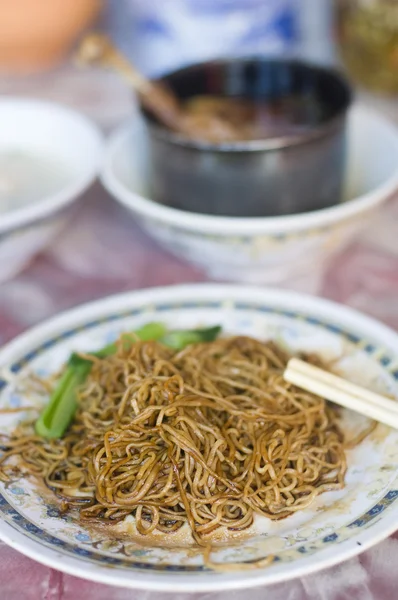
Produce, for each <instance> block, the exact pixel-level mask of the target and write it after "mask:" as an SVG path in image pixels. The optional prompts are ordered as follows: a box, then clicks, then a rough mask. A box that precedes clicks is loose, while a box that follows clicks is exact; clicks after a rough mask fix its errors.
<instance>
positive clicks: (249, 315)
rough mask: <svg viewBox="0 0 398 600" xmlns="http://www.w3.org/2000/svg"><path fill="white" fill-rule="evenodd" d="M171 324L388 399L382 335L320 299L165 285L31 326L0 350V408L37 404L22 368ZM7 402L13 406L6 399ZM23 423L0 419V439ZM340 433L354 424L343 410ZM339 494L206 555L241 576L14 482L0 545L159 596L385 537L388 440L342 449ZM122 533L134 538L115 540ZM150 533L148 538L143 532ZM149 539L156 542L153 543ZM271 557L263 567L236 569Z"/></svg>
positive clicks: (281, 569)
mask: <svg viewBox="0 0 398 600" xmlns="http://www.w3.org/2000/svg"><path fill="white" fill-rule="evenodd" d="M152 320H157V321H163V322H165V323H167V324H169V325H171V326H173V327H186V326H189V327H192V326H201V325H209V324H215V323H220V324H221V325H222V326H223V328H224V330H225V332H227V333H231V334H234V333H243V334H248V335H253V336H256V337H258V338H260V339H269V338H272V339H274V340H276V341H277V342H279V343H281V344H284V345H285V346H286V347H288V348H289V349H290V350H291V351H292V352H296V351H299V350H307V351H316V352H318V353H319V354H320V355H322V356H323V357H324V358H327V359H334V360H335V364H336V368H337V369H338V370H339V372H341V373H342V374H343V375H345V376H346V377H347V378H350V379H351V380H353V381H356V382H359V383H361V384H363V385H366V386H368V387H369V388H372V389H375V390H378V391H379V392H382V393H387V394H390V395H392V396H395V397H398V337H397V335H396V334H394V333H393V332H392V331H390V330H389V329H387V328H386V327H384V326H382V325H380V324H378V323H376V322H374V321H372V320H370V319H368V318H366V317H364V316H361V315H360V314H358V313H356V312H354V311H352V310H350V309H347V308H343V307H341V306H338V305H335V304H332V303H330V302H327V301H324V300H320V299H316V298H310V297H306V296H301V295H297V294H293V293H287V292H277V291H270V290H268V291H267V290H264V289H263V290H261V289H256V288H250V287H246V288H245V287H232V286H216V285H193V286H181V287H179V286H176V287H172V288H158V289H152V290H145V291H142V292H134V293H129V294H125V295H121V296H115V297H111V298H108V299H105V300H102V301H99V302H96V303H93V304H90V305H86V306H83V307H80V308H77V309H75V310H72V311H70V312H68V313H65V314H63V315H61V316H59V317H57V318H55V319H53V320H51V321H49V322H47V323H44V324H42V325H40V326H39V327H36V328H34V329H32V330H31V331H30V332H28V333H26V334H24V335H22V336H20V337H19V338H17V339H16V340H15V341H13V342H12V343H11V344H9V345H8V346H6V347H5V348H3V350H2V351H1V353H0V365H1V367H2V368H1V371H0V377H1V380H0V388H1V389H0V406H1V407H8V406H15V403H16V402H17V403H19V402H20V403H22V404H29V405H32V403H37V406H38V407H39V406H41V405H42V404H43V403H44V402H45V401H46V398H44V397H43V396H40V395H37V396H36V395H35V394H34V393H33V392H32V389H31V387H30V391H29V392H28V391H27V389H28V388H27V378H28V377H29V373H31V372H40V373H41V375H43V373H48V374H50V373H53V372H55V371H57V369H59V367H60V366H61V365H62V363H63V361H65V359H66V358H67V357H68V355H69V353H70V352H71V351H72V350H76V349H81V350H88V349H95V348H96V347H100V346H101V345H103V344H104V343H105V342H107V341H109V339H110V338H114V337H116V336H117V335H118V334H119V333H120V332H122V331H128V330H131V329H134V328H136V327H137V326H139V325H140V324H143V323H145V322H148V321H152ZM18 398H19V400H17V399H18ZM23 417H24V415H22V416H21V415H16V414H13V415H12V414H11V415H10V414H8V415H1V417H0V421H1V428H2V431H8V430H10V429H11V428H12V427H13V426H14V424H15V423H16V421H17V420H18V419H20V418H23ZM342 418H343V426H344V428H345V430H346V432H347V435H350V434H351V433H352V434H354V432H356V431H358V429H359V428H361V427H364V426H365V424H366V421H365V420H364V418H362V417H359V416H357V415H355V414H354V413H351V412H349V411H343V416H342ZM347 459H348V472H347V477H346V487H345V489H343V490H341V491H338V492H329V493H325V494H323V495H321V496H320V497H318V498H317V499H316V501H314V503H313V504H312V505H311V506H310V507H309V508H308V509H306V510H303V511H301V512H298V513H297V514H295V515H293V516H291V517H289V518H287V519H284V520H282V521H269V520H267V519H257V520H256V521H255V524H254V526H253V527H252V528H251V529H250V530H249V531H248V532H245V533H244V534H241V535H238V536H237V537H234V539H232V540H230V541H229V542H228V543H224V544H221V545H219V546H217V547H215V549H214V552H213V556H212V558H213V560H214V561H217V562H219V563H221V564H222V563H229V562H236V561H239V562H243V563H246V565H245V566H246V568H245V569H242V570H240V571H239V570H238V571H232V572H225V573H222V572H219V571H216V572H215V571H212V570H210V569H207V568H206V567H205V566H204V565H203V559H202V554H201V551H200V550H199V549H197V548H195V547H193V546H192V545H191V544H192V542H191V541H189V539H188V538H187V537H186V536H184V535H183V534H181V536H180V534H179V533H177V534H175V537H173V539H172V538H171V537H170V538H169V537H168V538H167V541H166V542H165V540H164V538H162V537H161V536H160V535H159V537H158V540H156V539H155V541H152V545H151V544H148V543H147V542H146V540H145V538H142V541H140V539H137V537H136V535H135V534H136V532H135V529H134V521H133V519H132V518H128V519H127V520H126V521H125V522H124V523H122V524H119V525H115V527H114V531H113V535H112V537H109V536H107V534H106V531H104V530H102V531H95V530H92V529H90V528H86V527H85V526H84V525H82V524H81V523H79V522H78V521H75V520H74V519H73V518H71V517H70V516H65V515H62V514H60V512H59V509H58V507H57V503H56V501H55V500H54V499H53V498H52V496H51V493H49V494H48V495H44V494H43V493H42V491H40V490H39V489H38V488H37V486H36V484H35V482H34V481H31V480H28V479H19V480H16V481H12V482H11V483H9V484H7V485H4V484H1V485H0V515H1V522H0V538H1V539H3V540H4V541H5V542H7V543H8V544H10V545H11V546H13V547H14V548H16V549H17V550H19V551H21V552H23V553H24V554H26V555H28V556H30V557H32V558H34V559H36V560H38V561H40V562H43V563H45V564H48V565H50V566H52V567H54V568H57V569H59V570H62V571H65V572H67V573H72V574H74V575H77V576H80V577H85V578H88V579H92V580H94V581H101V582H106V583H110V584H115V585H121V586H128V587H140V588H146V589H154V590H161V591H170V592H175V593H176V592H178V591H192V592H193V591H195V592H202V591H213V590H223V589H236V588H238V587H248V586H255V585H260V584H267V583H273V582H276V581H281V580H286V579H289V578H291V577H294V576H298V575H305V574H308V573H310V572H312V571H315V570H318V569H321V568H324V567H327V566H329V565H332V564H335V563H337V562H340V561H342V560H344V559H347V558H349V557H350V556H353V555H355V554H358V553H359V552H361V551H362V550H364V549H365V548H368V547H369V546H371V545H372V544H375V543H377V542H378V541H380V540H381V539H383V538H385V537H387V536H388V535H390V534H391V533H392V532H393V531H394V530H395V529H396V527H397V522H398V520H397V518H398V503H397V502H396V500H397V498H398V480H397V474H398V433H397V432H395V431H393V430H391V429H389V428H388V427H386V426H382V425H378V427H377V428H376V430H375V431H374V433H373V434H371V435H370V436H369V437H368V438H366V439H365V440H364V441H363V442H362V443H361V444H360V445H359V446H357V447H356V448H354V449H353V450H349V451H348V452H347ZM126 532H127V534H128V533H129V532H130V534H131V533H134V537H130V538H129V536H128V535H127V537H126V535H125V534H126ZM155 537H156V536H155ZM155 542H156V545H154V544H155ZM269 554H272V555H273V557H274V559H273V562H272V564H271V565H270V566H268V567H267V568H262V569H259V568H257V569H248V568H247V567H250V565H251V563H253V561H256V560H257V559H259V558H264V557H267V556H268V555H269Z"/></svg>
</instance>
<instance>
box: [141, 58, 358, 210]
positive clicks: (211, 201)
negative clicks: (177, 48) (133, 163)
mask: <svg viewBox="0 0 398 600" xmlns="http://www.w3.org/2000/svg"><path fill="white" fill-rule="evenodd" d="M162 80H163V81H165V82H166V83H167V84H168V85H169V86H170V87H171V88H172V89H173V90H174V92H175V93H176V94H177V96H178V97H179V98H181V99H186V98H189V97H191V96H197V95H203V94H211V95H217V96H220V95H221V96H238V97H247V98H250V99H254V100H256V101H258V100H261V101H263V100H264V102H267V101H270V100H271V101H275V100H276V99H279V98H285V97H289V96H294V97H295V98H301V99H302V100H303V101H304V102H305V103H306V105H307V106H308V110H307V113H308V115H307V117H306V118H307V121H306V123H305V125H306V127H305V129H304V130H303V131H300V132H299V133H294V134H289V135H288V136H284V137H279V138H272V139H265V140H251V141H244V142H234V143H229V144H212V143H207V142H199V141H194V140H189V139H186V138H184V137H182V136H180V135H178V134H176V133H174V132H172V131H169V130H167V129H165V128H164V127H162V126H161V125H159V124H158V123H157V122H156V121H155V120H154V119H153V118H151V117H150V116H149V115H147V114H146V115H144V116H145V120H146V123H147V127H148V131H149V150H150V171H151V172H150V182H151V194H152V197H153V199H154V200H156V201H157V202H160V203H163V204H166V205H169V206H172V207H175V208H179V209H181V210H186V211H191V212H196V213H205V214H212V215H224V216H236V217H264V216H275V215H286V214H292V213H300V212H305V211H310V210H317V209H320V208H325V207H328V206H331V205H333V204H336V203H338V202H340V200H341V193H342V181H343V175H344V165H345V124H346V113H347V109H348V108H349V105H350V103H351V91H350V88H349V86H348V84H347V83H346V82H345V80H344V79H343V78H342V77H341V76H340V75H339V74H338V73H337V72H335V71H333V70H331V69H327V68H321V67H318V66H314V65H310V64H306V63H303V62H299V61H294V60H284V59H266V58H254V59H230V60H218V61H214V62H208V63H203V64H197V65H193V66H190V67H187V68H184V69H181V70H178V71H175V72H173V73H170V74H168V75H166V76H164V77H163V78H162Z"/></svg>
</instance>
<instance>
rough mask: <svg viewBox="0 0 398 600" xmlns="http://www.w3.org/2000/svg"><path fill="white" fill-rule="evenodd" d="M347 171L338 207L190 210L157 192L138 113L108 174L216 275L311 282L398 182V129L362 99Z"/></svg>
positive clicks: (163, 237) (173, 247)
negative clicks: (260, 214) (228, 212)
mask: <svg viewBox="0 0 398 600" xmlns="http://www.w3.org/2000/svg"><path fill="white" fill-rule="evenodd" d="M346 173H347V174H346V182H345V198H346V199H347V200H346V201H344V202H342V203H340V204H337V205H336V206H333V207H332V208H327V209H323V210H318V211H313V212H308V213H304V214H297V215H291V216H290V215H289V216H282V217H264V218H236V217H215V216H210V215H202V214H194V213H189V212H184V211H181V210H177V209H174V208H170V207H167V206H164V205H161V204H158V203H156V202H154V201H153V200H151V199H150V196H149V192H148V190H149V184H148V176H147V174H148V151H147V144H146V134H145V129H144V127H143V125H142V123H141V122H140V121H139V120H137V119H135V120H134V121H133V122H131V123H129V124H128V125H125V126H124V127H122V128H121V129H120V130H118V131H117V132H116V133H115V134H114V135H113V136H112V137H111V139H110V141H109V143H108V146H107V149H106V156H105V161H104V166H103V170H102V176H101V178H102V182H103V184H104V186H105V187H106V188H107V190H108V191H109V192H110V193H111V194H112V195H113V196H114V197H115V198H116V200H118V201H119V202H121V203H122V204H123V205H124V206H125V207H127V209H128V210H129V211H131V212H132V213H133V214H134V216H135V217H136V219H137V220H138V221H139V223H140V224H141V225H142V227H143V228H144V229H145V230H146V231H147V232H148V233H149V234H150V235H151V236H153V237H154V238H155V239H157V240H158V241H159V242H160V243H161V244H162V245H163V246H164V247H166V248H167V249H168V250H170V251H171V252H172V253H174V254H175V255H177V256H180V257H182V258H184V259H186V260H188V261H190V262H192V263H193V264H195V265H197V266H199V267H201V268H202V269H203V270H204V271H205V272H206V273H207V274H208V275H209V276H210V277H212V278H215V279H221V280H231V281H242V282H247V283H266V284H272V285H274V284H279V285H293V286H296V287H300V285H301V284H302V283H303V284H304V286H305V287H306V288H307V289H308V288H310V287H311V282H313V283H314V285H315V284H316V283H318V281H319V278H320V276H321V275H322V273H323V271H324V269H325V266H326V265H327V262H328V260H329V259H330V258H331V257H332V256H333V255H334V254H336V253H337V252H338V251H340V250H341V249H342V248H343V247H344V246H346V245H347V244H348V243H349V242H350V241H351V240H352V238H353V237H354V236H355V235H356V234H358V233H359V232H360V231H361V230H362V228H363V227H364V226H365V225H366V224H367V223H368V222H369V220H370V219H371V218H372V215H373V214H374V212H375V211H376V210H377V209H378V208H379V207H380V205H381V204H382V203H384V202H385V201H386V200H387V199H388V198H389V197H390V196H391V195H392V194H393V193H394V192H395V191H396V190H397V188H398V134H397V132H396V130H395V128H394V126H393V125H391V124H390V123H389V122H388V121H386V120H385V119H384V118H382V117H380V116H379V115H378V114H377V113H375V112H373V111H371V110H369V109H365V108H363V107H359V106H356V107H355V108H353V109H352V111H351V113H350V115H349V123H348V156H347V170H346ZM243 200H244V199H243Z"/></svg>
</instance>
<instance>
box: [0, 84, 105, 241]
mask: <svg viewBox="0 0 398 600" xmlns="http://www.w3.org/2000/svg"><path fill="white" fill-rule="evenodd" d="M4 106H10V107H12V108H18V106H23V107H27V108H31V109H32V110H33V111H34V110H35V109H37V108H47V109H48V110H49V111H52V112H53V113H58V114H59V115H60V116H61V118H62V115H68V116H69V117H72V118H73V119H74V120H75V121H76V123H77V124H78V125H79V126H80V127H81V129H83V130H86V132H87V133H88V134H89V135H90V136H91V137H92V138H93V140H94V143H95V144H96V146H97V153H96V154H97V156H93V157H92V158H93V160H92V165H91V167H90V168H89V169H87V171H86V173H83V174H82V175H81V176H80V177H78V178H76V180H75V181H73V182H72V183H70V184H67V185H66V186H64V187H63V188H62V189H60V190H59V191H58V192H55V193H54V194H51V195H50V196H47V197H45V198H43V200H39V201H37V202H34V203H33V204H28V205H27V206H23V207H21V208H17V209H15V210H13V211H11V212H10V213H4V214H0V234H1V233H6V232H7V231H8V230H12V229H17V228H19V227H21V226H24V225H26V224H27V223H32V222H35V221H39V220H41V219H43V218H46V217H48V216H51V215H52V214H53V213H55V212H57V211H58V210H60V209H62V208H65V207H66V206H68V205H69V204H72V203H73V202H74V201H75V200H77V198H78V197H79V195H80V194H81V193H82V192H83V191H84V190H85V189H87V188H88V187H89V185H90V184H91V183H92V182H93V181H94V180H95V179H96V177H97V176H98V171H99V169H100V165H101V160H102V158H103V150H104V136H103V135H102V133H101V131H100V129H99V127H97V125H95V123H93V122H92V121H91V120H90V119H89V118H87V117H85V116H84V115H83V114H81V113H80V112H78V111H76V110H74V109H73V108H69V107H68V106H66V105H64V104H62V103H58V102H51V101H49V100H35V99H33V100H31V99H25V98H20V97H14V96H7V97H6V98H2V99H0V111H1V109H2V107H4Z"/></svg>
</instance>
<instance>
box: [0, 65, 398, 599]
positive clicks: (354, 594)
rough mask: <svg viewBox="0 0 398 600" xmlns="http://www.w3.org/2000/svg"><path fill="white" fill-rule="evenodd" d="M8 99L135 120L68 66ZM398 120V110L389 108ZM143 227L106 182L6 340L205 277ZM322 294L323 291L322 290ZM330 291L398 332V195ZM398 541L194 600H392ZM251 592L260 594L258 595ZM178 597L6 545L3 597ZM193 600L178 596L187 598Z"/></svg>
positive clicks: (44, 265)
mask: <svg viewBox="0 0 398 600" xmlns="http://www.w3.org/2000/svg"><path fill="white" fill-rule="evenodd" d="M0 92H1V93H2V94H15V95H29V96H30V95H34V96H36V97H44V98H47V99H52V100H57V101H62V102H65V103H67V104H70V105H71V106H74V107H76V108H78V109H80V110H83V111H84V112H86V113H87V114H88V115H89V116H91V117H92V118H94V119H95V120H96V121H97V122H98V123H99V124H100V125H101V126H102V127H103V128H104V129H109V128H111V127H113V126H114V125H115V124H117V123H118V122H120V120H121V119H123V118H124V117H126V116H127V115H128V114H130V111H131V109H132V101H131V95H130V93H129V92H128V91H127V90H126V88H125V87H124V86H123V85H122V84H121V83H120V81H119V80H118V79H117V78H115V77H113V76H112V75H110V74H105V75H104V74H102V75H99V74H98V73H96V72H92V73H91V72H89V73H86V72H84V73H79V72H75V71H74V70H73V69H68V68H67V69H66V70H64V71H60V72H59V73H51V74H49V75H47V76H44V77H43V78H39V79H29V78H28V79H26V80H19V81H11V80H10V81H8V80H6V79H4V78H3V79H2V80H1V81H0ZM380 108H382V109H386V112H389V113H390V115H391V116H392V117H393V118H396V119H397V120H398V114H397V106H396V104H394V105H392V104H391V105H388V106H386V107H385V106H384V105H381V106H380ZM205 279H206V278H205V276H204V275H203V274H202V273H200V272H199V271H197V270H195V269H194V268H192V267H190V266H189V265H187V264H185V263H183V262H182V261H179V260H177V259H175V258H173V257H172V256H170V255H168V254H166V253H164V252H163V251H162V250H161V249H160V248H159V247H158V246H156V245H155V244H154V243H153V242H152V241H151V240H149V239H148V238H147V237H146V236H145V235H144V234H143V233H141V232H140V231H139V229H138V228H137V227H136V225H135V224H134V222H133V221H132V220H131V218H130V217H127V216H126V213H124V212H123V210H122V209H121V208H119V207H118V206H117V205H116V204H115V203H113V202H112V201H111V200H110V198H108V197H107V196H106V194H105V192H104V191H103V190H102V189H101V188H100V187H99V186H98V185H97V186H95V187H94V188H93V189H92V190H90V192H89V193H88V194H87V195H86V196H85V198H84V199H82V201H81V204H80V207H79V211H78V212H77V214H76V215H75V217H74V220H73V221H72V222H71V223H70V224H69V226H68V227H67V228H66V230H65V231H64V233H63V235H62V236H61V237H60V238H59V239H58V240H57V242H56V243H55V244H54V245H53V246H52V247H51V248H50V249H49V250H48V251H47V252H46V253H45V254H43V255H42V256H40V257H38V258H37V259H36V260H35V261H34V262H33V263H32V264H31V265H30V267H29V268H28V269H27V270H25V272H24V273H22V274H21V275H19V276H18V277H17V278H15V279H14V280H12V281H10V282H7V283H5V284H3V285H2V286H0V344H2V343H4V342H5V341H7V340H8V339H10V338H12V337H13V336H15V335H16V334H18V333H19V332H20V331H22V330H24V329H26V328H27V327H29V326H31V325H33V324H35V323H38V322H40V321H41V320H43V319H45V318H47V317H49V316H50V315H53V314H55V313H57V312H59V311H61V310H64V309H67V308H70V307H72V306H75V305H76V304H79V303H81V302H86V301H89V300H92V299H95V298H99V297H102V296H105V295H108V294H112V293H115V292H120V291H125V290H134V289H138V288H142V287H146V286H155V285H167V284H175V283H182V282H185V283H186V282H194V281H205ZM312 291H313V290H312ZM317 292H318V293H319V294H320V295H323V296H326V297H328V298H332V299H334V300H337V301H340V302H343V303H346V304H349V305H351V306H354V307H356V308H358V309H360V310H362V311H363V312H365V313H368V314H370V315H372V316H374V317H377V318H378V319H380V320H382V321H384V322H386V323H387V324H389V325H390V326H392V327H394V328H395V329H398V302H397V299H398V199H397V200H396V201H395V202H392V203H390V205H389V207H387V209H386V210H384V211H383V212H382V213H381V214H380V218H379V220H378V221H377V222H374V223H373V225H372V228H371V230H370V231H369V232H368V233H367V234H366V235H364V236H363V237H362V239H361V240H359V241H358V242H357V243H356V244H354V245H353V246H351V247H350V248H349V249H347V250H346V251H345V252H344V253H343V254H342V255H340V256H339V257H338V259H336V260H335V262H334V264H333V265H332V266H331V268H330V270H329V272H328V273H327V276H326V278H325V282H324V284H323V286H321V287H320V289H319V290H317ZM397 526H398V524H397ZM397 564H398V536H397V537H396V538H394V537H392V538H390V539H388V540H386V541H384V542H382V543H381V544H379V545H377V546H376V547H375V548H374V549H372V550H369V551H368V552H365V553H363V554H362V555H361V556H359V557H358V558H354V559H352V560H350V561H347V562H346V563H344V564H342V565H340V566H337V567H334V568H332V569H328V570H326V571H323V572H321V573H319V574H316V575H312V576H310V577H306V578H303V579H297V580H294V581H292V582H288V583H285V584H279V585H276V586H272V587H270V588H267V589H265V588H258V589H255V590H252V591H250V592H247V591H246V592H244V591H238V592H236V593H231V592H228V593H225V594H222V593H220V594H204V595H194V596H190V598H192V599H193V600H199V598H201V599H204V598H206V600H227V599H228V600H241V599H243V598H247V597H250V599H251V600H258V599H260V598H261V599H263V598H271V599H273V600H274V599H275V600H279V599H280V600H345V599H346V600H349V599H353V598H358V599H360V600H372V599H375V600H387V599H391V598H395V597H397V590H398V568H397ZM248 594H250V596H248ZM165 597H167V598H171V596H170V595H168V596H166V595H164V594H163V595H162V594H155V593H146V592H141V591H132V590H124V589H117V588H110V587H108V586H105V585H100V584H94V583H90V582H86V581H83V580H81V579H77V578H75V577H71V576H69V575H63V574H62V573H60V572H57V571H55V570H53V569H49V568H47V567H44V566H42V565H39V564H38V563H35V562H33V561H32V560H30V559H28V558H25V557H24V556H22V555H21V554H18V553H17V552H15V551H14V550H11V549H10V548H8V547H6V546H5V545H4V544H1V542H0V599H1V600H80V599H82V600H83V599H84V600H163V598H165ZM186 597H187V596H184V595H178V596H174V598H175V600H182V599H183V598H186Z"/></svg>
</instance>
